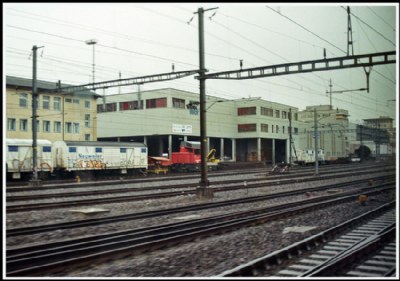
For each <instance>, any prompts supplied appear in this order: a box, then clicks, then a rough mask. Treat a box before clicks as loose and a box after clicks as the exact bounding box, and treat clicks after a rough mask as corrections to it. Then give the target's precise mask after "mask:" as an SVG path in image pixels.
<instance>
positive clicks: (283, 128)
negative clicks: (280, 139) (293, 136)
mask: <svg viewBox="0 0 400 281" xmlns="http://www.w3.org/2000/svg"><path fill="white" fill-rule="evenodd" d="M284 133H285V126H282V134H284Z"/></svg>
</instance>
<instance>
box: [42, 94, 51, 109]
mask: <svg viewBox="0 0 400 281" xmlns="http://www.w3.org/2000/svg"><path fill="white" fill-rule="evenodd" d="M42 107H43V109H50V96H43V100H42Z"/></svg>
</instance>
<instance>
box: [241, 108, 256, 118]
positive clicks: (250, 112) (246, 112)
mask: <svg viewBox="0 0 400 281" xmlns="http://www.w3.org/2000/svg"><path fill="white" fill-rule="evenodd" d="M237 110H238V111H237V112H238V116H241V115H256V107H255V106H252V107H240V108H238V109H237Z"/></svg>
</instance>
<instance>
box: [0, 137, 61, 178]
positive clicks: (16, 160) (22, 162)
mask: <svg viewBox="0 0 400 281" xmlns="http://www.w3.org/2000/svg"><path fill="white" fill-rule="evenodd" d="M36 151H37V161H36V167H37V172H38V176H39V177H40V178H46V177H47V176H48V175H49V174H50V173H52V172H53V168H54V165H53V157H52V144H51V142H50V141H48V140H42V139H38V140H37V150H36ZM5 154H6V172H7V179H27V178H28V177H29V176H31V175H32V172H33V153H32V140H31V139H6V153H5Z"/></svg>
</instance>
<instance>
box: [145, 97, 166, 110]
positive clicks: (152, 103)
mask: <svg viewBox="0 0 400 281" xmlns="http://www.w3.org/2000/svg"><path fill="white" fill-rule="evenodd" d="M160 107H167V98H158V99H149V100H146V108H160Z"/></svg>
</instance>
